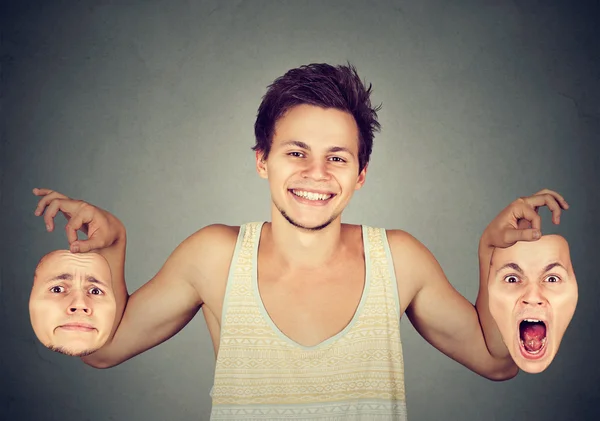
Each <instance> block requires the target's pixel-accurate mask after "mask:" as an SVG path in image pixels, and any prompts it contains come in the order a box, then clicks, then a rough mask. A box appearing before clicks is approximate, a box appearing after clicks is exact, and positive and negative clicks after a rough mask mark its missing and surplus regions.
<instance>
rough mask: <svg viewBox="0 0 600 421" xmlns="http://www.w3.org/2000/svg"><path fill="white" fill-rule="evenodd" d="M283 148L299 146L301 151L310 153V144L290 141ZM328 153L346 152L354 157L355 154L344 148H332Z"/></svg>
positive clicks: (283, 144)
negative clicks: (304, 150)
mask: <svg viewBox="0 0 600 421" xmlns="http://www.w3.org/2000/svg"><path fill="white" fill-rule="evenodd" d="M281 146H297V147H299V148H301V149H306V150H307V151H310V146H309V145H308V144H306V143H305V142H301V141H299V140H290V141H288V142H285V143H282V144H281ZM327 152H329V153H335V152H346V153H348V154H350V155H352V156H354V154H353V153H352V151H351V150H350V149H348V148H346V147H343V146H332V147H331V148H329V149H327Z"/></svg>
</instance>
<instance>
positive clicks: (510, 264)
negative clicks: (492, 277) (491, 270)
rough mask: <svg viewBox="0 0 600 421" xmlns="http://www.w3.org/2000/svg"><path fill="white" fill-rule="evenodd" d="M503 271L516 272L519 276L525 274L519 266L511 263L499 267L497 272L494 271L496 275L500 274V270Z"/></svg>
mask: <svg viewBox="0 0 600 421" xmlns="http://www.w3.org/2000/svg"><path fill="white" fill-rule="evenodd" d="M504 269H512V270H516V271H517V272H519V273H520V274H521V275H524V274H525V272H524V271H523V269H521V266H519V265H518V264H516V263H513V262H510V263H507V264H505V265H503V266H501V267H500V268H498V270H497V271H496V274H498V272H500V271H501V270H504Z"/></svg>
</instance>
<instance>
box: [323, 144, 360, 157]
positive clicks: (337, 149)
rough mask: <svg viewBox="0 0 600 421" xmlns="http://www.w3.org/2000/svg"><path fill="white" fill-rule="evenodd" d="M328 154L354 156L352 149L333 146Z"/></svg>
mask: <svg viewBox="0 0 600 421" xmlns="http://www.w3.org/2000/svg"><path fill="white" fill-rule="evenodd" d="M327 152H330V153H336V152H346V153H347V154H349V155H351V156H354V154H353V153H352V151H351V150H350V149H348V148H345V147H343V146H332V147H331V148H329V149H328V150H327Z"/></svg>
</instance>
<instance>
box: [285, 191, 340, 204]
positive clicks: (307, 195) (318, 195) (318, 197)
mask: <svg viewBox="0 0 600 421" xmlns="http://www.w3.org/2000/svg"><path fill="white" fill-rule="evenodd" d="M289 192H290V193H292V194H293V195H295V196H297V197H300V198H302V199H306V200H310V201H323V202H324V201H327V200H329V199H331V198H332V197H334V196H335V194H333V193H325V192H316V191H309V190H302V189H290V190H289Z"/></svg>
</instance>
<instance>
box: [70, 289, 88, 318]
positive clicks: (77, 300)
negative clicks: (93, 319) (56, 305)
mask: <svg viewBox="0 0 600 421" xmlns="http://www.w3.org/2000/svg"><path fill="white" fill-rule="evenodd" d="M67 313H68V314H70V315H74V314H83V315H87V316H91V314H92V307H91V306H90V305H89V303H88V300H87V298H86V296H85V293H84V292H75V293H74V294H73V299H72V300H71V302H70V303H69V306H68V307H67Z"/></svg>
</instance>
